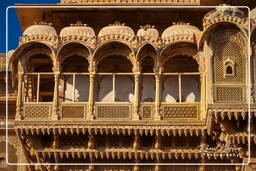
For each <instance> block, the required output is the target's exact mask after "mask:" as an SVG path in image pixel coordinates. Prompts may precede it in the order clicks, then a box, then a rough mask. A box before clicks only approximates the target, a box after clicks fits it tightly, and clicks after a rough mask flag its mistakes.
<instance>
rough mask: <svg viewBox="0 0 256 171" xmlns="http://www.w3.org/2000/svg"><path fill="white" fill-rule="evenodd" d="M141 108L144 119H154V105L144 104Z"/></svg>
mask: <svg viewBox="0 0 256 171" xmlns="http://www.w3.org/2000/svg"><path fill="white" fill-rule="evenodd" d="M140 108H141V109H140V110H141V111H140V112H141V118H142V119H153V115H154V103H143V104H141V107H140Z"/></svg>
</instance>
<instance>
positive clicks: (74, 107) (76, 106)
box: [60, 102, 87, 120]
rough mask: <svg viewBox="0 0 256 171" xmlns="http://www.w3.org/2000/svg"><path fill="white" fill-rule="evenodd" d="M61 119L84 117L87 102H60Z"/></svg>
mask: <svg viewBox="0 0 256 171" xmlns="http://www.w3.org/2000/svg"><path fill="white" fill-rule="evenodd" d="M60 115H61V116H60V117H61V119H64V120H65V119H66V120H68V119H86V116H87V103H86V102H70V103H69V102H66V103H61V104H60Z"/></svg>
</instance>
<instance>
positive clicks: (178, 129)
mask: <svg viewBox="0 0 256 171" xmlns="http://www.w3.org/2000/svg"><path fill="white" fill-rule="evenodd" d="M15 128H16V130H17V133H18V134H21V135H39V134H43V135H50V134H54V135H56V134H61V133H64V134H69V133H71V134H79V133H82V134H85V133H88V134H95V135H97V134H99V135H103V134H106V135H114V134H118V135H119V134H121V135H132V134H137V133H139V134H140V135H151V136H153V135H157V134H161V135H162V136H164V135H167V136H171V135H173V136H204V135H206V134H207V132H206V130H207V127H206V126H122V127H120V126H112V125H79V124H78V125H74V124H65V125H62V124H60V125H56V124H55V125H49V124H35V123H33V124H24V123H23V124H17V125H16V127H15Z"/></svg>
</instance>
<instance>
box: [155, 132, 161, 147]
mask: <svg viewBox="0 0 256 171" xmlns="http://www.w3.org/2000/svg"><path fill="white" fill-rule="evenodd" d="M156 131H158V130H156ZM160 148H161V135H160V133H159V132H158V133H157V134H156V135H155V149H160Z"/></svg>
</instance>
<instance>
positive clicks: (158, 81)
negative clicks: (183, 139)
mask: <svg viewBox="0 0 256 171" xmlns="http://www.w3.org/2000/svg"><path fill="white" fill-rule="evenodd" d="M155 81H156V99H155V120H161V114H160V99H161V94H160V91H161V85H160V84H161V75H160V73H156V75H155Z"/></svg>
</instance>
